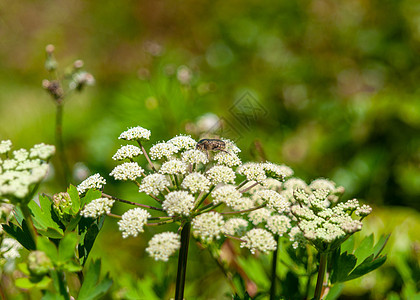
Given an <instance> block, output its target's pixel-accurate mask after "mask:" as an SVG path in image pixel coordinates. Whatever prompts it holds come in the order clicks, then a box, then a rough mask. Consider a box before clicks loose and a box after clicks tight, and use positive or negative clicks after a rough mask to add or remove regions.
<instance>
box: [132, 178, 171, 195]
mask: <svg viewBox="0 0 420 300" xmlns="http://www.w3.org/2000/svg"><path fill="white" fill-rule="evenodd" d="M169 185H170V183H169V181H168V179H166V177H165V175H162V174H150V175H147V176H146V177H144V178H143V180H142V182H141V185H140V187H139V192H143V193H146V194H148V195H153V196H157V195H159V194H160V192H162V191H163V190H164V189H165V188H166V187H168V186H169Z"/></svg>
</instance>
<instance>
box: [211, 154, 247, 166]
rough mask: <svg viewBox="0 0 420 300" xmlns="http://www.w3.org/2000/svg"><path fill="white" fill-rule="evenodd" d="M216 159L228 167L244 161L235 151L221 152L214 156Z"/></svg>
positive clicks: (218, 162)
mask: <svg viewBox="0 0 420 300" xmlns="http://www.w3.org/2000/svg"><path fill="white" fill-rule="evenodd" d="M214 160H215V161H217V164H219V165H225V166H228V167H234V166H239V165H240V164H241V163H242V162H241V160H240V159H239V157H238V156H237V155H236V154H235V153H226V152H219V153H217V154H216V155H215V156H214Z"/></svg>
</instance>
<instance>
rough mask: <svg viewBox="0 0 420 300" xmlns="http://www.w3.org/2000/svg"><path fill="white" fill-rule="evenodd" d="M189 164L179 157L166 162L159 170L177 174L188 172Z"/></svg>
mask: <svg viewBox="0 0 420 300" xmlns="http://www.w3.org/2000/svg"><path fill="white" fill-rule="evenodd" d="M187 168H188V165H187V164H186V163H184V162H183V161H182V160H179V159H172V160H170V161H167V162H165V163H164V164H163V165H162V167H161V168H160V170H159V173H161V174H168V175H176V174H185V173H186V172H187Z"/></svg>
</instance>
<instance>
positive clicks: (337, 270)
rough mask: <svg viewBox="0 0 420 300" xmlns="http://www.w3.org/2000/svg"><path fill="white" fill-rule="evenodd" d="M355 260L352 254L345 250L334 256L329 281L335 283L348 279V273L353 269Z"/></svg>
mask: <svg viewBox="0 0 420 300" xmlns="http://www.w3.org/2000/svg"><path fill="white" fill-rule="evenodd" d="M356 262H357V259H356V257H355V256H354V255H353V254H347V252H344V253H343V254H340V255H337V256H336V257H334V258H333V268H332V275H331V282H332V283H336V282H343V281H346V280H348V279H347V278H348V274H349V273H350V272H351V270H353V268H354V266H355V265H356Z"/></svg>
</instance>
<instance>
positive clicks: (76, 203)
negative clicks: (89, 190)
mask: <svg viewBox="0 0 420 300" xmlns="http://www.w3.org/2000/svg"><path fill="white" fill-rule="evenodd" d="M67 193H68V194H69V195H70V199H71V211H72V212H73V214H74V215H75V214H77V213H78V212H79V210H80V197H79V192H78V191H77V188H76V187H75V186H74V185H70V187H69V188H68V189H67Z"/></svg>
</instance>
